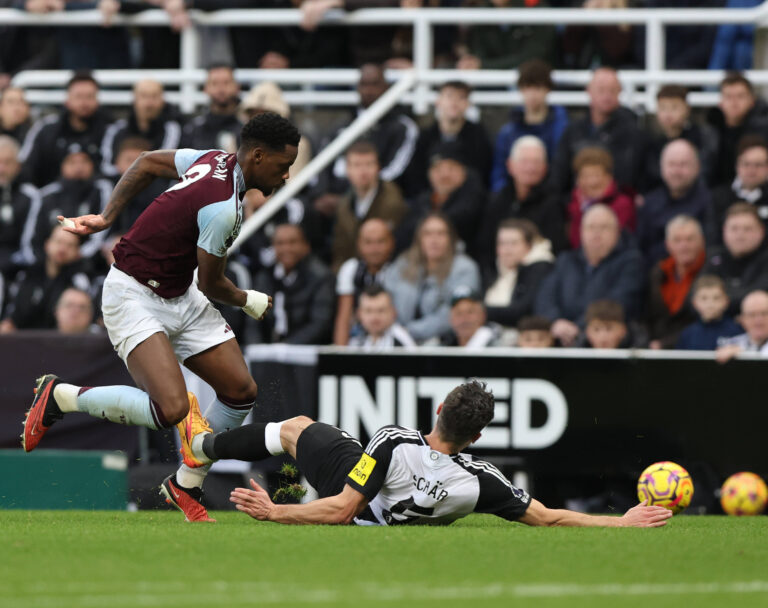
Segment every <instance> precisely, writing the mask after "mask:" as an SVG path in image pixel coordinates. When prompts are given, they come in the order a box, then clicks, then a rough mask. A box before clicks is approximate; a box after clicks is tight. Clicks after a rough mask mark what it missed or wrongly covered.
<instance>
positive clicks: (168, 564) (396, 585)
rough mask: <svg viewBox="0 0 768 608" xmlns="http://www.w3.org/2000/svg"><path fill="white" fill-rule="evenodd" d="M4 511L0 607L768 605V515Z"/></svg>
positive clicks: (0, 523) (0, 540)
mask: <svg viewBox="0 0 768 608" xmlns="http://www.w3.org/2000/svg"><path fill="white" fill-rule="evenodd" d="M215 517H216V518H217V519H218V523H217V524H188V523H186V522H184V521H183V518H182V517H181V515H180V514H179V513H177V512H139V513H125V512H105V511H97V512H83V511H69V512H68V511H56V512H53V511H2V512H0V606H1V607H2V608H6V607H8V608H11V607H12V608H17V607H18V608H69V607H73V608H74V607H77V608H123V607H125V608H137V607H147V606H149V607H154V606H158V607H160V606H168V607H176V606H178V607H183V608H193V607H198V606H199V607H206V608H216V607H220V606H226V607H230V606H356V607H359V606H364V607H367V606H409V607H410V606H441V607H443V606H463V607H467V608H471V607H474V606H481V607H485V606H526V607H528V606H535V607H539V606H541V607H550V606H552V607H565V606H567V607H568V608H571V607H574V606H575V607H582V606H584V607H586V606H590V607H594V606H638V607H639V606H643V607H644V608H647V607H649V606H650V607H658V606H675V607H679V606H686V605H695V606H698V607H701V606H713V607H723V606H738V607H739V608H744V607H751V606H760V607H766V606H768V517H754V518H727V517H685V516H677V517H674V518H673V519H672V520H671V522H670V523H669V524H668V525H667V526H666V527H665V528H661V529H655V530H654V529H651V530H639V529H598V528H591V529H573V528H570V529H569V528H552V529H534V528H528V527H526V526H523V525H520V524H508V523H506V522H503V521H501V520H498V519H496V518H493V517H490V516H472V517H469V518H467V519H465V520H462V521H460V522H457V523H456V524H454V525H453V526H449V527H392V528H384V527H382V528H378V527H376V528H361V527H354V526H349V527H330V526H305V527H298V526H297V527H290V526H280V525H277V524H270V523H259V522H255V521H253V520H251V519H250V518H248V517H246V516H244V515H242V514H240V513H232V512H226V513H223V512H220V513H216V514H215Z"/></svg>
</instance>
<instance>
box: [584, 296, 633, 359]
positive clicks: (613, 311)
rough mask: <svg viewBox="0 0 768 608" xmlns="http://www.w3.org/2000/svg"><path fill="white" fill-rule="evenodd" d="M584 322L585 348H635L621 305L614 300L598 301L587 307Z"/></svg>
mask: <svg viewBox="0 0 768 608" xmlns="http://www.w3.org/2000/svg"><path fill="white" fill-rule="evenodd" d="M584 320H585V322H586V328H585V329H584V337H585V342H586V343H585V346H589V347H591V348H608V349H616V348H631V347H632V346H633V344H632V337H631V334H630V332H629V328H628V327H627V320H626V318H625V315H624V307H623V306H622V305H621V303H619V302H615V301H614V300H596V301H594V302H592V303H591V304H590V305H589V306H587V312H586V313H584Z"/></svg>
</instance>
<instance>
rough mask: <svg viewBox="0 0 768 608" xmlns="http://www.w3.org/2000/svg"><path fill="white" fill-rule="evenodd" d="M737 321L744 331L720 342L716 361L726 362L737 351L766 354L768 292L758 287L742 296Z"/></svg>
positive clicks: (767, 342) (737, 352) (767, 353)
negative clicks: (742, 299)
mask: <svg viewBox="0 0 768 608" xmlns="http://www.w3.org/2000/svg"><path fill="white" fill-rule="evenodd" d="M739 323H741V325H742V326H743V327H744V330H745V333H743V334H740V335H738V336H733V337H732V338H725V339H723V340H722V341H721V342H720V345H719V347H718V349H717V352H716V354H715V358H716V359H717V361H718V363H726V362H727V361H730V360H731V359H733V358H734V357H736V356H737V355H738V354H739V353H760V354H761V355H763V356H768V293H766V292H765V291H764V290H762V289H758V290H756V291H752V292H750V293H749V294H747V295H746V296H745V297H744V301H743V302H742V303H741V314H740V315H739Z"/></svg>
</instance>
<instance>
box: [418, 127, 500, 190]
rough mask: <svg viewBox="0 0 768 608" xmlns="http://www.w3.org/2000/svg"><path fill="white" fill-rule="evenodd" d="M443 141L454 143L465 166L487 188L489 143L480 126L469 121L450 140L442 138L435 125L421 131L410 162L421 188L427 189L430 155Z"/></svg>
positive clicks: (489, 163) (489, 164) (489, 166)
mask: <svg viewBox="0 0 768 608" xmlns="http://www.w3.org/2000/svg"><path fill="white" fill-rule="evenodd" d="M445 141H455V142H456V143H457V144H458V145H459V147H460V148H461V152H462V154H463V155H464V159H465V160H466V163H467V166H468V167H472V168H473V169H474V170H475V171H476V172H477V174H478V175H479V176H480V179H481V180H482V181H483V184H484V185H485V186H486V187H487V186H488V178H489V175H490V172H491V141H490V139H489V138H488V133H487V132H486V131H485V129H484V128H483V126H482V125H479V124H477V123H475V122H471V121H469V120H467V121H465V122H464V126H463V127H462V128H461V131H459V132H458V134H457V135H456V137H455V138H454V139H451V140H448V139H446V138H444V137H443V135H442V133H441V132H440V128H439V127H438V126H437V123H435V124H433V125H432V126H431V127H428V128H426V129H422V131H421V133H420V134H419V141H418V143H417V145H416V153H415V154H414V155H413V161H412V170H413V171H414V172H415V173H416V175H417V177H419V178H421V180H422V183H421V187H422V188H428V187H429V181H428V180H427V171H429V165H430V162H429V161H430V158H429V157H430V154H431V153H432V151H433V150H434V148H435V146H437V145H438V144H440V143H442V142H445Z"/></svg>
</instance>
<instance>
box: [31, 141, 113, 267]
mask: <svg viewBox="0 0 768 608" xmlns="http://www.w3.org/2000/svg"><path fill="white" fill-rule="evenodd" d="M111 194H112V183H111V182H110V181H109V180H107V179H97V178H96V177H95V170H94V166H93V160H92V159H91V157H90V156H89V155H88V154H86V153H85V152H84V151H82V150H77V149H74V150H73V151H72V152H70V153H68V154H67V155H66V156H65V157H64V160H63V161H62V162H61V178H59V179H58V180H56V181H55V182H53V183H52V184H48V185H47V186H46V187H45V188H43V189H41V190H40V196H41V197H42V201H41V205H40V211H39V213H38V214H37V217H36V219H35V224H34V225H35V229H34V234H32V235H30V236H31V248H32V251H33V253H34V254H35V257H36V258H37V259H38V260H39V259H42V254H43V245H44V243H45V238H46V236H45V235H47V234H50V233H51V229H52V228H53V227H54V226H57V225H58V223H59V222H58V220H57V219H56V218H57V217H58V216H60V215H63V216H64V217H78V216H80V215H86V214H91V213H92V214H98V213H101V211H102V209H104V207H106V205H107V202H108V201H109V197H110V195H111ZM106 236H107V231H103V232H97V233H95V234H92V235H90V236H89V237H87V239H86V240H85V241H83V242H82V243H81V247H80V255H81V256H82V257H83V258H85V259H87V258H90V257H91V256H92V255H94V254H96V253H98V251H99V248H100V247H101V244H102V243H103V242H104V239H105V238H106ZM25 246H26V244H25Z"/></svg>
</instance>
